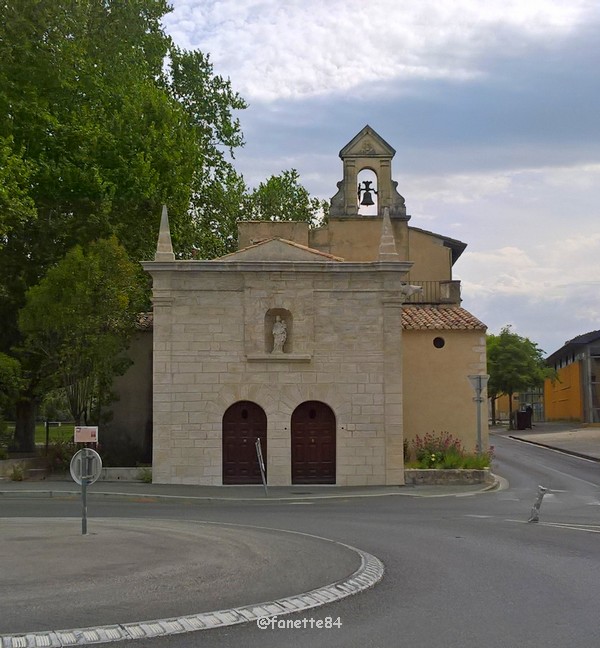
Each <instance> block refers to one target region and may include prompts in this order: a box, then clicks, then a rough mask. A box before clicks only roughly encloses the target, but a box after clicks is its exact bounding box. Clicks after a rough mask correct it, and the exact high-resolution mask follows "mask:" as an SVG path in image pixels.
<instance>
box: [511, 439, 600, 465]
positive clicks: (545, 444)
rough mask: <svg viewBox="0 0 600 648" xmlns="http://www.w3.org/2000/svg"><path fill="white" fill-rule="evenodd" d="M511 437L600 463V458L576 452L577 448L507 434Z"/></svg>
mask: <svg viewBox="0 0 600 648" xmlns="http://www.w3.org/2000/svg"><path fill="white" fill-rule="evenodd" d="M507 436H508V438H509V439H512V440H513V441H522V442H523V443H529V444H530V445H535V446H538V447H540V448H548V450H554V451H555V452H562V453H563V454H566V455H570V456H571V457H578V458H579V459H587V460H588V461H595V462H596V463H600V458H598V457H592V456H590V455H586V454H584V453H583V452H576V451H575V450H565V449H564V448H559V447H558V446H553V445H550V444H548V443H540V442H539V441H533V440H532V439H525V438H523V437H519V436H513V435H512V434H509V435H507Z"/></svg>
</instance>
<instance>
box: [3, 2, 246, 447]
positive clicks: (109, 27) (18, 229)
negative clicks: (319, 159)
mask: <svg viewBox="0 0 600 648" xmlns="http://www.w3.org/2000/svg"><path fill="white" fill-rule="evenodd" d="M168 11H170V9H169V6H168V4H167V2H166V0H127V2H124V1H123V0H0V61H2V64H1V65H0V321H2V327H0V351H3V352H5V353H7V354H11V355H16V354H17V355H19V358H20V360H21V363H22V366H23V370H24V376H25V377H26V378H27V381H26V383H27V384H26V387H25V391H24V392H23V394H22V398H21V405H22V407H21V405H20V406H19V407H20V410H19V411H18V412H17V416H18V417H19V412H20V411H22V413H23V420H25V419H27V420H28V423H27V429H26V430H25V431H24V432H23V428H22V420H21V418H18V420H17V434H16V436H17V438H18V441H19V444H20V446H21V448H22V449H30V447H31V446H32V443H33V441H32V434H33V429H34V428H33V425H32V421H31V415H32V412H33V410H32V407H31V399H32V398H35V395H36V389H37V388H36V385H37V384H39V383H40V381H42V380H43V379H44V377H43V376H42V375H41V374H40V369H41V367H38V366H36V364H35V361H36V360H38V359H39V357H40V356H39V355H35V354H34V355H31V354H29V353H28V352H27V351H26V350H24V345H23V340H22V335H21V331H20V330H19V327H18V314H19V311H20V310H21V308H23V306H24V305H25V295H26V294H27V291H28V290H29V289H30V288H31V287H33V286H35V285H36V284H38V283H39V282H40V281H41V280H42V279H43V277H44V276H45V275H46V273H47V272H48V271H49V270H50V269H51V268H53V267H54V266H55V265H56V264H57V263H58V262H59V261H60V260H61V259H62V258H63V257H64V256H65V255H66V253H67V251H68V250H70V249H71V248H72V247H73V246H75V245H80V246H82V248H83V249H85V248H86V247H87V246H89V245H90V244H91V243H92V242H93V241H96V240H99V239H103V238H108V237H110V236H111V235H116V236H117V237H118V239H119V241H120V242H121V243H122V244H123V245H124V247H125V248H126V250H127V252H128V254H129V256H130V258H132V259H135V260H140V259H149V258H152V255H153V252H154V248H155V244H156V238H157V234H158V224H159V214H160V208H161V205H162V204H163V203H167V204H168V205H169V214H170V220H171V224H172V234H173V239H174V243H175V247H176V249H178V250H179V251H181V255H183V256H191V254H192V251H193V250H194V248H195V247H197V243H200V244H201V243H202V241H195V240H194V237H195V236H196V234H197V228H196V226H195V223H194V221H193V218H192V215H191V211H190V202H191V200H192V199H193V197H194V196H196V195H202V197H203V199H204V200H207V201H209V202H210V201H211V200H213V198H214V197H215V196H216V198H214V201H215V202H218V200H219V197H220V196H221V195H223V194H224V193H225V191H224V190H222V187H221V184H220V183H221V182H223V178H227V177H228V174H234V173H235V172H234V170H233V167H232V165H231V162H230V161H229V160H228V157H227V156H228V152H230V151H232V150H233V149H234V148H235V147H236V146H239V145H241V144H242V135H241V130H240V126H239V122H238V120H237V118H235V115H234V113H235V112H236V111H237V110H240V109H243V108H244V107H245V103H244V101H243V100H242V99H241V98H240V97H239V96H238V95H237V93H235V92H234V91H233V90H232V89H231V87H230V84H229V81H227V80H225V79H222V78H221V77H219V76H217V75H215V74H214V73H213V68H212V64H211V62H210V60H209V58H208V56H205V55H203V54H202V53H200V52H186V51H182V50H180V49H179V48H177V47H175V46H174V44H173V43H172V41H171V39H170V38H169V36H167V35H166V34H165V32H164V30H163V28H162V25H161V21H162V18H163V16H164V15H165V14H166V13H167V12H168ZM19 349H20V351H18V350H19ZM26 402H29V403H30V406H29V407H28V408H25V403H26ZM26 409H27V411H25V410H26Z"/></svg>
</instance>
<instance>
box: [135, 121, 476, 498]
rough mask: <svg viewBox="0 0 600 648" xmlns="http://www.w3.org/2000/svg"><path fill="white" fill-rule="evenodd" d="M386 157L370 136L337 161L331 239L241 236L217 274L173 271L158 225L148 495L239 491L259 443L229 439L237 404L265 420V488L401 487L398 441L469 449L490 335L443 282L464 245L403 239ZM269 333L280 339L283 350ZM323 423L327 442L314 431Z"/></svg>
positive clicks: (299, 229) (290, 227)
mask: <svg viewBox="0 0 600 648" xmlns="http://www.w3.org/2000/svg"><path fill="white" fill-rule="evenodd" d="M393 153H394V151H393V149H391V147H389V145H387V144H386V143H385V142H384V141H383V140H382V139H381V138H380V137H379V136H378V135H377V134H376V133H374V131H372V129H370V128H369V127H366V128H365V129H363V131H361V133H359V135H357V137H356V138H354V139H353V140H352V142H351V143H350V144H349V145H348V146H347V147H345V148H344V149H342V153H341V154H340V155H341V156H342V159H343V161H344V174H345V178H344V180H343V181H342V182H341V183H338V187H339V189H340V191H338V194H336V196H335V197H334V200H333V202H332V204H333V206H334V207H335V209H334V210H333V211H332V214H331V220H330V223H329V224H328V226H327V227H324V228H321V229H319V230H309V229H308V227H307V226H306V225H303V224H300V223H244V224H240V225H241V226H240V250H239V251H238V252H236V253H234V254H232V255H228V256H226V257H223V258H221V259H217V260H212V261H176V260H175V257H174V255H173V250H172V247H171V242H170V234H169V229H168V219H167V215H166V212H164V213H163V220H162V224H161V234H160V238H159V245H158V249H157V254H156V257H155V260H154V261H152V262H147V263H144V268H145V269H146V270H147V271H148V272H149V273H150V274H151V275H152V278H153V299H154V323H153V327H154V338H153V347H154V348H153V403H154V405H153V430H154V433H153V479H154V481H155V482H159V483H180V484H206V485H219V484H223V483H233V482H226V481H225V478H226V471H229V470H233V477H234V478H235V479H238V480H241V481H237V482H235V483H244V479H245V475H247V472H245V471H246V470H247V466H245V463H247V461H246V459H247V457H248V456H249V455H248V444H250V443H252V444H253V443H254V437H252V438H250V437H248V436H247V429H246V427H247V426H246V427H244V426H245V424H244V422H243V421H241V422H240V423H239V425H238V427H237V428H236V427H235V426H233V428H231V429H229V427H228V426H229V423H228V421H229V419H228V415H227V413H228V412H231V408H232V407H233V406H236V404H238V405H239V404H242V405H244V404H245V403H247V404H249V405H248V408H249V409H248V411H250V412H251V411H254V409H256V408H258V409H260V410H262V412H264V415H265V419H266V431H265V434H264V436H263V437H262V438H263V443H264V445H265V447H266V473H267V479H268V483H269V484H271V485H287V484H290V483H320V479H321V477H322V479H323V483H335V484H338V485H342V486H353V485H357V486H358V485H370V484H372V485H381V484H403V483H404V468H403V460H404V457H403V443H404V439H405V437H406V438H410V437H411V436H414V434H423V433H424V432H428V431H431V430H432V429H437V430H439V431H442V429H443V430H446V431H448V432H450V433H453V434H455V435H457V436H460V437H461V438H462V439H463V440H464V441H465V443H466V445H467V446H472V445H473V439H474V435H475V422H474V421H475V408H474V406H473V402H472V396H473V394H472V393H470V392H469V390H470V386H469V383H468V380H467V375H468V374H469V373H483V372H484V370H485V339H484V331H485V327H484V325H483V324H481V322H479V321H478V320H476V319H475V318H474V317H473V316H471V315H470V314H468V313H466V311H464V310H463V309H460V307H459V299H460V297H459V288H458V287H457V286H455V285H454V284H455V283H456V282H453V281H452V270H451V267H452V263H453V262H454V260H455V258H457V257H458V255H459V254H460V252H462V250H463V249H464V244H462V243H460V242H459V241H455V240H453V239H449V238H446V237H443V236H440V235H437V234H434V233H431V232H425V231H424V230H417V229H415V228H409V227H408V220H409V219H410V216H407V215H406V209H405V206H404V199H403V198H402V196H400V195H399V194H398V193H397V191H396V183H395V182H392V181H391V166H390V161H391V158H392V157H393ZM365 165H368V166H369V168H371V169H373V168H375V169H376V170H377V172H378V180H379V184H378V186H379V193H378V194H377V195H378V202H377V214H376V215H375V216H371V217H365V218H363V217H361V216H360V214H359V213H358V211H359V210H358V207H357V201H356V187H355V173H356V172H358V171H359V170H360V168H361V167H362V166H365ZM349 170H350V171H351V173H350V176H351V177H350V178H349V177H348V172H349ZM349 191H352V194H353V196H354V197H353V198H350V196H349V195H348V192H349ZM347 205H350V206H351V208H349V209H346V207H345V206H347ZM345 210H346V211H345ZM411 240H414V241H416V243H415V245H414V250H411V248H410V245H411ZM428 250H429V254H428V253H427V251H428ZM411 255H414V259H415V261H413V260H412V258H413V257H412V256H411ZM428 259H429V261H428ZM432 267H433V268H437V269H438V270H437V271H436V272H433V273H432V271H431V268H432ZM419 275H420V276H419ZM409 278H410V282H411V284H413V285H412V286H410V285H409V284H408V282H409ZM413 279H414V280H415V281H413ZM419 279H420V280H421V281H419ZM407 288H409V289H407ZM426 300H429V301H426ZM431 300H434V301H435V305H432V303H431ZM415 309H417V311H418V312H417V314H416V315H415V314H413V315H411V311H412V310H415ZM427 309H428V310H427ZM276 322H278V323H280V322H283V323H284V324H285V335H284V336H283V338H282V340H283V342H281V340H280V346H277V342H276V341H275V339H274V336H273V327H274V325H275V323H276ZM436 332H437V334H436ZM440 332H443V333H440ZM436 337H444V338H445V344H444V348H442V349H438V348H437V347H436V346H434V345H433V342H432V339H433V338H436ZM281 344H282V346H281ZM250 406H251V407H250ZM305 406H308V409H306V407H305ZM252 408H254V409H252ZM320 408H321V409H322V410H323V411H326V412H330V413H331V414H332V417H329V418H328V417H327V416H325V419H327V420H329V421H331V420H333V421H334V423H332V424H331V423H330V424H329V425H330V426H332V427H333V429H329V430H323V429H322V428H319V427H318V425H317V423H315V422H314V421H313V422H311V420H310V419H311V417H313V418H314V417H316V418H315V420H316V419H318V418H319V416H320V412H321V409H320ZM248 411H247V410H246V409H244V407H242V409H241V412H242V414H243V415H245V416H246V417H247V416H248ZM317 412H319V413H317ZM303 417H304V418H303ZM248 425H249V423H248ZM294 426H295V429H294ZM315 426H317V427H315ZM432 426H433V427H432ZM226 428H227V435H229V436H227V437H226ZM248 429H249V428H248ZM231 435H233V436H231ZM236 435H237V436H236ZM244 435H246V437H245V436H244ZM320 435H321V436H320ZM323 435H324V436H323ZM250 436H252V435H250ZM325 437H327V441H326V442H325V441H323V439H324V438H325ZM228 439H233V441H232V442H231V443H233V444H234V445H235V444H236V443H237V444H238V445H239V448H238V449H237V450H236V449H235V448H234V446H233V445H231V444H230V441H229V440H228ZM485 439H486V440H487V426H486V430H485ZM321 442H323V443H322V446H321V445H320V444H321ZM232 448H233V449H232ZM317 448H320V449H319V450H317ZM238 450H239V452H240V453H241V454H236V453H237V452H238ZM313 451H314V452H313ZM244 453H245V454H244ZM244 457H246V459H244ZM236 462H237V463H236ZM325 464H327V465H326V466H325ZM236 471H238V472H236ZM320 471H321V472H320ZM227 474H229V473H227ZM320 475H321V477H320ZM252 479H255V476H254V477H252V476H250V477H248V483H251V482H252ZM252 483H255V482H252Z"/></svg>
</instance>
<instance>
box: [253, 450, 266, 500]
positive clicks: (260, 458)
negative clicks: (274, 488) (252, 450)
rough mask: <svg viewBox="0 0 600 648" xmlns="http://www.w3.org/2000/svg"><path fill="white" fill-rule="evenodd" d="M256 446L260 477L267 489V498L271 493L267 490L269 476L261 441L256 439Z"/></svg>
mask: <svg viewBox="0 0 600 648" xmlns="http://www.w3.org/2000/svg"><path fill="white" fill-rule="evenodd" d="M254 445H255V446H256V457H257V458H258V467H259V468H260V476H261V479H262V483H263V487H264V489H265V496H266V497H269V491H268V490H267V475H266V474H265V473H266V471H265V462H264V460H263V456H262V448H261V447H260V439H256V443H255V444H254Z"/></svg>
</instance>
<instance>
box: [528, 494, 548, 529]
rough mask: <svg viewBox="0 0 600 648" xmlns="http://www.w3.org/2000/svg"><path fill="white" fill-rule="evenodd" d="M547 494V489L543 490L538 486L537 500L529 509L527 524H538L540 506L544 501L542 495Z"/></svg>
mask: <svg viewBox="0 0 600 648" xmlns="http://www.w3.org/2000/svg"><path fill="white" fill-rule="evenodd" d="M547 492H548V489H547V488H544V487H543V486H538V495H537V499H536V500H535V503H534V505H533V506H532V507H531V515H530V516H529V520H527V522H539V520H540V506H541V505H542V500H543V499H544V495H545V494H546V493H547Z"/></svg>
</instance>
